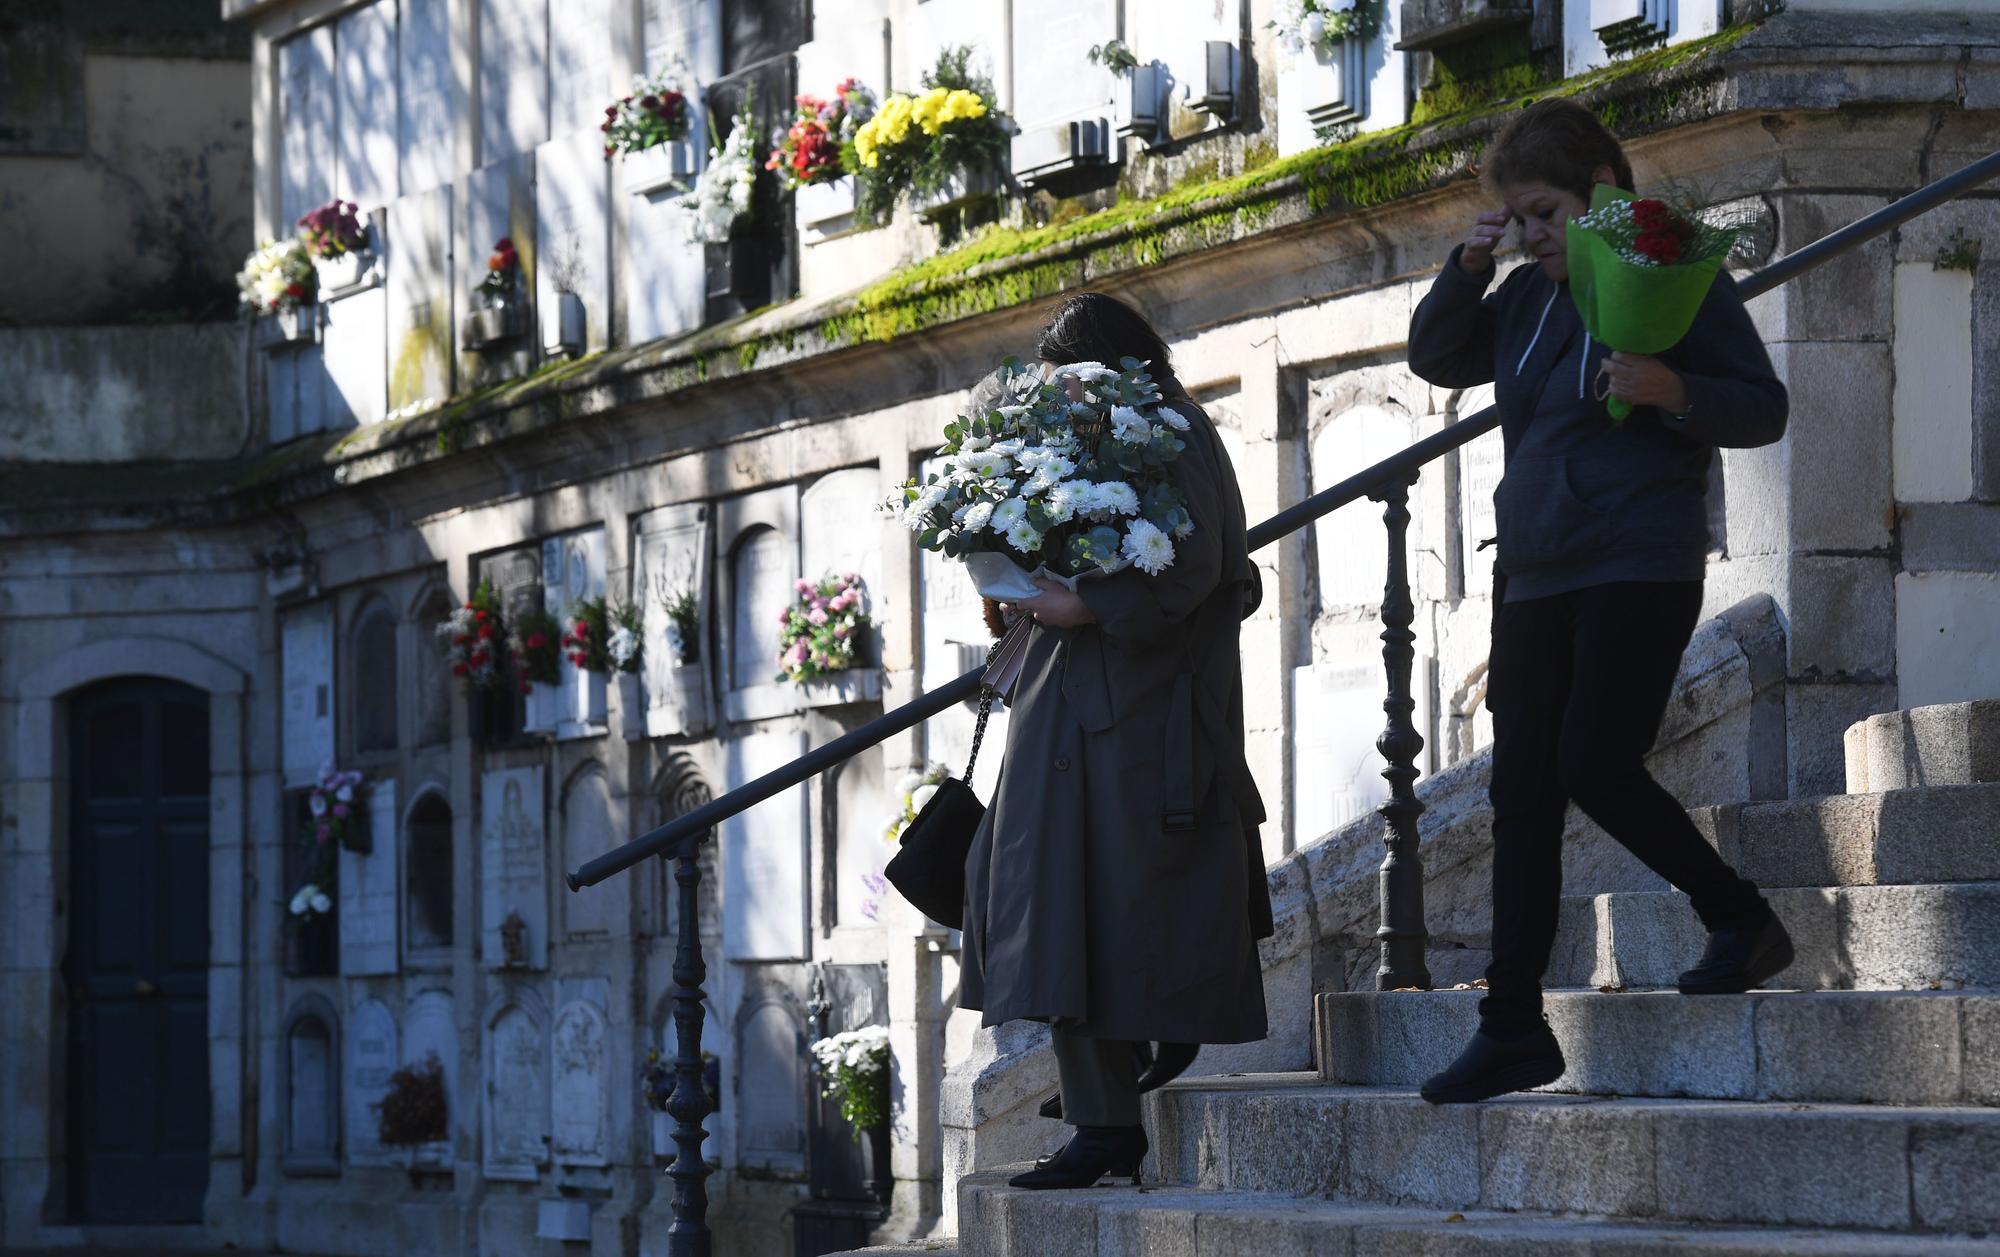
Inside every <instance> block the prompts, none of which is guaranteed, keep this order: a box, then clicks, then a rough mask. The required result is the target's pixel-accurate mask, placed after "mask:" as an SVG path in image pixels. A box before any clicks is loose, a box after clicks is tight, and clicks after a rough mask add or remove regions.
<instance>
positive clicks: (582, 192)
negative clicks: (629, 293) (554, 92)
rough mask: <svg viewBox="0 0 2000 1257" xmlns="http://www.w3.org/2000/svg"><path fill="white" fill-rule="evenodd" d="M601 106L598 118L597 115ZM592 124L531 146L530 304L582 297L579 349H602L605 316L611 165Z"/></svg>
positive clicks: (549, 305) (543, 306) (545, 306)
mask: <svg viewBox="0 0 2000 1257" xmlns="http://www.w3.org/2000/svg"><path fill="white" fill-rule="evenodd" d="M602 119H603V114H602V110H601V109H600V110H599V113H598V120H599V121H602ZM603 138H604V137H603V136H602V135H601V134H600V133H599V132H598V130H597V128H596V127H595V126H592V127H591V128H590V129H589V130H587V131H584V132H582V133H581V134H577V135H570V136H566V137H558V138H556V139H554V140H551V141H549V142H548V143H547V144H544V145H542V146H541V147H540V148H538V149H536V150H535V217H536V219H537V221H538V222H539V223H540V226H539V227H538V228H537V230H536V238H537V240H538V241H539V242H540V244H541V249H542V258H541V264H540V265H539V266H537V267H536V268H535V283H536V284H537V286H538V287H537V290H536V297H535V301H536V305H537V307H538V308H539V309H540V310H542V311H543V313H544V316H545V317H546V316H547V312H548V311H550V310H553V309H555V308H556V307H557V304H558V295H559V293H560V292H562V291H569V292H573V293H575V294H576V296H577V297H578V298H580V299H581V300H582V302H583V328H584V346H583V347H584V349H585V350H591V349H602V348H603V347H604V346H605V344H606V343H607V341H608V338H607V336H606V329H607V328H608V327H609V326H610V316H611V169H610V164H609V163H607V162H606V161H605V160H604V150H603V146H602V143H601V141H602V140H603Z"/></svg>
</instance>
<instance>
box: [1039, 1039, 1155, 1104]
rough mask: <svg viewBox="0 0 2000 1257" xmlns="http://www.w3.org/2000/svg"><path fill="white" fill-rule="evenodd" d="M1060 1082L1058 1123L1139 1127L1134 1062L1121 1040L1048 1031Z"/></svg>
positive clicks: (1125, 1043) (1137, 1067)
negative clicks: (1060, 1106) (1060, 1117)
mask: <svg viewBox="0 0 2000 1257" xmlns="http://www.w3.org/2000/svg"><path fill="white" fill-rule="evenodd" d="M1049 1040H1050V1043H1051V1044H1052V1045H1053V1046H1054V1048H1055V1051H1056V1078H1057V1079H1058V1080H1059V1082H1060V1083H1061V1086H1062V1102H1063V1121H1065V1122H1068V1123H1069V1124H1070V1125H1071V1126H1137V1125H1139V1065H1138V1062H1137V1060H1136V1059H1135V1058H1134V1057H1133V1055H1132V1045H1131V1044H1130V1043H1129V1042H1127V1041H1125V1040H1124V1039H1087V1038H1085V1037H1084V1036H1082V1035H1080V1034H1072V1033H1070V1032H1069V1031H1067V1030H1063V1029H1061V1028H1059V1027H1052V1028H1051V1029H1050V1031H1049Z"/></svg>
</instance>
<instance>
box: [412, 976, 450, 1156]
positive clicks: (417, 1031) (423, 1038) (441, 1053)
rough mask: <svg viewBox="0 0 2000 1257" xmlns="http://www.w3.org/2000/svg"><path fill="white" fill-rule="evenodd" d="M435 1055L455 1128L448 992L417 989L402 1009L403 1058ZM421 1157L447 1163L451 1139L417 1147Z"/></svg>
mask: <svg viewBox="0 0 2000 1257" xmlns="http://www.w3.org/2000/svg"><path fill="white" fill-rule="evenodd" d="M433 1055H435V1056H436V1057H437V1058H438V1063H439V1064H440V1065H442V1066H444V1094H445V1110H446V1111H445V1122H446V1128H447V1129H448V1130H457V1129H458V1128H459V1126H460V1125H461V1123H460V1122H459V1120H458V1103H459V1091H458V1020H457V1017H456V1015H455V1014H454V1012H453V1006H452V999H451V992H449V991H446V990H441V989H438V988H435V987H433V988H432V989H430V990H427V991H419V992H418V993H417V996H416V998H415V999H412V1000H411V1001H410V1004H409V1007H408V1009H407V1010H405V1012H404V1013H403V1060H404V1061H405V1062H406V1063H408V1064H412V1065H415V1064H420V1063H422V1062H423V1061H425V1060H427V1059H429V1058H430V1057H431V1056H433ZM418 1154H419V1156H420V1157H422V1158H423V1159H424V1160H426V1161H429V1162H430V1163H432V1164H436V1165H449V1164H450V1163H451V1159H452V1158H451V1139H450V1138H449V1137H447V1138H445V1139H441V1140H439V1141H437V1142H436V1143H432V1144H426V1145H424V1146H423V1147H422V1148H420V1149H418Z"/></svg>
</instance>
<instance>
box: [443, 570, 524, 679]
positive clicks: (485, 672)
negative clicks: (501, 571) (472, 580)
mask: <svg viewBox="0 0 2000 1257" xmlns="http://www.w3.org/2000/svg"><path fill="white" fill-rule="evenodd" d="M437 635H438V640H439V641H440V642H442V643H443V644H444V658H445V663H447V664H448V665H450V667H451V674H452V675H453V676H455V677H460V678H463V679H464V681H465V684H466V686H467V688H469V689H478V688H481V687H485V686H498V685H503V684H505V683H506V682H505V677H506V674H505V673H504V672H502V671H501V666H500V664H501V659H502V657H503V656H504V655H505V653H506V643H507V633H506V629H505V628H504V627H502V625H501V623H500V598H499V595H497V594H495V593H494V592H493V583H492V582H491V581H481V582H479V588H477V589H475V590H473V591H472V597H471V598H469V599H467V600H466V603H465V605H464V606H463V607H460V608H459V609H458V610H456V611H454V612H452V613H451V616H450V618H449V619H446V620H445V621H444V622H443V623H441V624H439V625H438V626H437Z"/></svg>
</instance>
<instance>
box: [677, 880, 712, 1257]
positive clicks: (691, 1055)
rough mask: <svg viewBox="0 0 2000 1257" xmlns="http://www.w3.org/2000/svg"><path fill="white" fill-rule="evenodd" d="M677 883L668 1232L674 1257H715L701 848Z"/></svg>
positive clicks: (706, 973)
mask: <svg viewBox="0 0 2000 1257" xmlns="http://www.w3.org/2000/svg"><path fill="white" fill-rule="evenodd" d="M679 857H680V858H679V867H678V868H676V869H675V870H674V882H675V884H676V885H677V886H678V887H679V888H680V891H679V893H680V898H679V913H678V915H679V925H680V928H679V930H678V931H676V937H677V943H676V946H675V948H674V1031H675V1041H674V1094H673V1098H672V1099H670V1100H668V1101H667V1112H668V1114H669V1115H671V1116H672V1117H673V1119H674V1144H675V1145H676V1147H678V1149H679V1152H678V1154H677V1155H676V1156H675V1157H674V1163H673V1165H672V1166H670V1167H669V1168H668V1170H667V1176H668V1177H669V1178H671V1179H673V1180H674V1221H673V1225H671V1226H670V1227H668V1228H667V1254H668V1257H710V1254H711V1251H712V1249H711V1244H712V1242H711V1240H710V1238H709V1233H708V1161H707V1159H706V1158H705V1157H704V1156H703V1155H702V1149H701V1145H702V1143H703V1142H704V1141H705V1140H706V1139H707V1138H708V1132H707V1131H705V1130H703V1129H702V1125H701V1123H702V1119H703V1118H705V1117H707V1116H708V1112H709V1104H708V1080H707V1078H706V1077H705V1074H706V1070H704V1069H703V1067H702V1060H701V1022H702V990H701V984H702V982H703V981H704V980H705V979H706V978H707V977H708V966H707V965H706V964H705V963H703V961H702V956H701V858H700V857H701V843H699V842H690V843H686V844H684V845H683V846H682V847H681V849H680V852H679Z"/></svg>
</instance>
